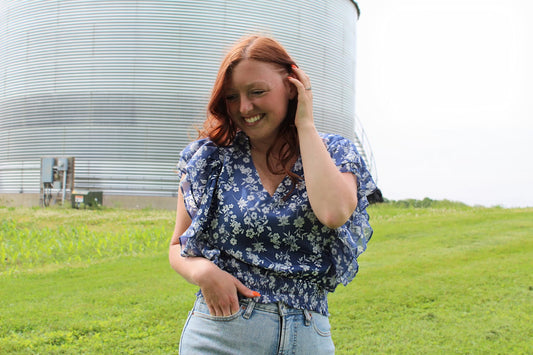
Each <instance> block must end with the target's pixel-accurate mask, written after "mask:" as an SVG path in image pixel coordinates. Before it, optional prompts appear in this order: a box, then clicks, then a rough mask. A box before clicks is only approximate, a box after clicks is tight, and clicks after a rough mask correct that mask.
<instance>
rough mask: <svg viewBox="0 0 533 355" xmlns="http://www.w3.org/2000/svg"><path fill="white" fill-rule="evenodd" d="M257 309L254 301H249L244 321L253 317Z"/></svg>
mask: <svg viewBox="0 0 533 355" xmlns="http://www.w3.org/2000/svg"><path fill="white" fill-rule="evenodd" d="M254 307H255V302H254V301H253V300H249V301H248V305H246V311H245V312H244V314H243V315H242V317H243V318H244V319H250V316H251V315H252V312H253V310H254Z"/></svg>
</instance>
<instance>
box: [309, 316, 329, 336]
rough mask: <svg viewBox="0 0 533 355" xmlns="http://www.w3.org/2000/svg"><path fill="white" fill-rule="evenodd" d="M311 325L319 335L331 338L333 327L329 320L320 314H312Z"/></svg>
mask: <svg viewBox="0 0 533 355" xmlns="http://www.w3.org/2000/svg"><path fill="white" fill-rule="evenodd" d="M311 314H312V317H311V323H312V324H313V328H314V329H315V331H316V332H317V334H318V335H320V336H323V337H330V336H331V325H330V324H329V318H328V317H326V316H325V315H322V314H320V313H316V312H312V313H311Z"/></svg>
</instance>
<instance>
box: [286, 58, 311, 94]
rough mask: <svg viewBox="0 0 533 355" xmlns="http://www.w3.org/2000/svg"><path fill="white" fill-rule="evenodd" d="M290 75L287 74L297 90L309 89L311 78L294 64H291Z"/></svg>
mask: <svg viewBox="0 0 533 355" xmlns="http://www.w3.org/2000/svg"><path fill="white" fill-rule="evenodd" d="M291 68H292V75H289V81H290V82H291V83H293V84H294V85H295V86H296V88H297V89H298V91H300V90H306V91H310V90H311V80H309V76H307V74H306V73H305V72H304V71H303V70H302V69H300V68H298V67H297V66H296V65H294V64H293V65H292V66H291Z"/></svg>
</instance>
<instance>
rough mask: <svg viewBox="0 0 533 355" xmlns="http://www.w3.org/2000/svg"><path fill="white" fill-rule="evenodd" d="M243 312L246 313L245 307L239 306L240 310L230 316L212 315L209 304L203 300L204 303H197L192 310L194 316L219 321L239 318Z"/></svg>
mask: <svg viewBox="0 0 533 355" xmlns="http://www.w3.org/2000/svg"><path fill="white" fill-rule="evenodd" d="M243 313H244V308H243V307H242V306H241V307H239V310H238V311H237V312H235V313H233V314H231V315H229V316H212V315H211V314H210V313H209V308H208V307H207V305H206V304H205V303H203V302H202V303H197V304H196V305H195V306H194V309H193V311H192V316H193V317H194V316H195V317H200V318H205V319H210V320H214V321H219V322H228V321H231V320H234V319H237V318H239V317H240V316H242V314H243Z"/></svg>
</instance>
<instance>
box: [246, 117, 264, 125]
mask: <svg viewBox="0 0 533 355" xmlns="http://www.w3.org/2000/svg"><path fill="white" fill-rule="evenodd" d="M261 117H262V116H261V115H256V116H252V117H245V118H244V121H246V123H254V122H257V121H259V120H260V119H261Z"/></svg>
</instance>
